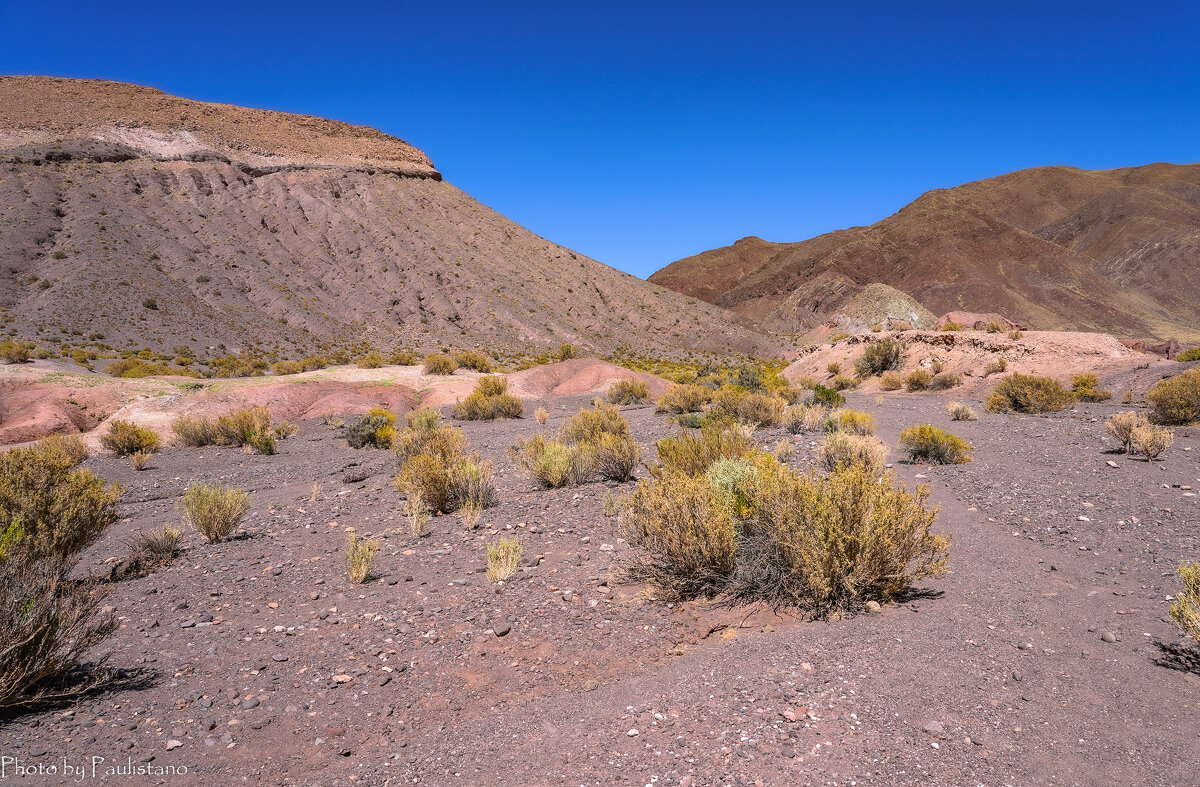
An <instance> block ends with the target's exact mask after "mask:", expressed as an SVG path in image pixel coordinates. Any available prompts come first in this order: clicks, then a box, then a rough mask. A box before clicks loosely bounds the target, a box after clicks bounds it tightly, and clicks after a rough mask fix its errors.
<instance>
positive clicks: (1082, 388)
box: [1071, 372, 1112, 402]
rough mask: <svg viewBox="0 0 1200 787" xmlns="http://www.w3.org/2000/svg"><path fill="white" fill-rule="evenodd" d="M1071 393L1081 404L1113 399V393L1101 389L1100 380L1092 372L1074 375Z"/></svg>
mask: <svg viewBox="0 0 1200 787" xmlns="http://www.w3.org/2000/svg"><path fill="white" fill-rule="evenodd" d="M1071 391H1072V393H1074V394H1075V398H1076V399H1078V400H1079V401H1081V402H1103V401H1105V400H1107V399H1111V398H1112V391H1105V390H1103V389H1102V388H1100V378H1099V377H1097V376H1096V375H1094V374H1092V373H1090V372H1086V373H1083V374H1077V375H1074V376H1073V377H1072V378H1071Z"/></svg>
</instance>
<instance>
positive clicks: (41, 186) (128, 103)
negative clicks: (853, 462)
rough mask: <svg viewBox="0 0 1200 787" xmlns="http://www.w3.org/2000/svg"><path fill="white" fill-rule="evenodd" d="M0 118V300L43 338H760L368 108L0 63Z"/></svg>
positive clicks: (115, 341)
mask: <svg viewBox="0 0 1200 787" xmlns="http://www.w3.org/2000/svg"><path fill="white" fill-rule="evenodd" d="M0 126H2V128H0V260H2V265H0V310H3V311H2V312H0V318H3V319H7V320H8V322H9V326H8V327H10V328H15V329H16V330H17V332H18V335H19V336H21V337H22V338H27V339H32V340H36V341H38V342H39V343H40V344H45V342H46V341H47V340H48V339H49V338H52V337H63V340H64V341H67V340H70V334H71V333H72V332H74V331H79V332H82V333H84V334H103V335H104V336H105V341H106V342H108V343H109V344H111V345H113V346H117V347H125V346H136V347H141V346H150V347H152V348H154V349H159V348H168V349H169V348H171V347H174V346H176V345H188V346H190V347H192V348H193V349H202V348H204V347H213V346H216V345H222V344H223V345H225V348H226V349H228V350H230V351H245V350H249V349H256V348H257V349H260V350H264V351H278V352H280V353H283V354H289V355H294V354H296V353H299V352H305V351H316V350H319V349H322V348H324V347H330V346H333V345H336V344H339V343H345V342H352V341H358V340H363V339H365V340H367V341H370V342H372V343H374V344H376V345H377V346H379V347H380V348H381V349H388V348H391V347H397V346H410V347H422V348H428V347H431V346H433V345H435V344H437V343H446V344H449V345H452V346H456V347H466V346H480V347H486V348H492V349H499V350H509V351H519V350H525V349H533V348H544V347H548V346H555V345H557V344H558V343H559V342H564V341H570V342H574V343H577V344H580V345H582V346H584V347H586V348H589V349H591V350H594V351H605V350H611V349H615V348H617V347H629V348H631V349H633V350H635V351H636V350H641V351H646V352H653V353H654V354H678V353H681V352H686V351H688V350H705V351H715V352H722V353H732V352H743V351H744V352H753V353H757V354H763V355H768V354H772V353H773V350H774V349H775V347H776V345H775V344H774V343H773V342H772V341H770V340H769V339H767V338H765V337H764V336H762V335H761V334H758V333H756V332H754V331H750V330H746V329H744V328H740V327H737V326H735V325H732V324H731V321H730V320H729V314H728V312H725V311H724V310H722V309H719V308H715V307H713V306H710V305H708V304H707V303H703V302H699V301H696V300H694V299H692V298H689V297H685V296H682V295H679V294H678V293H675V292H673V291H671V290H668V289H664V288H662V287H658V286H655V285H652V284H648V283H646V282H644V281H642V280H640V279H638V278H636V277H633V276H629V275H627V274H624V273H621V272H619V271H616V270H614V269H612V268H609V267H608V266H605V265H602V264H600V263H598V262H596V261H595V260H591V259H588V258H586V257H584V256H582V255H580V254H577V253H575V252H572V251H570V250H569V249H565V248H563V247H561V246H558V245H556V244H554V243H551V242H549V241H547V240H545V239H543V238H540V237H538V236H536V235H534V234H533V233H531V232H529V231H528V230H526V229H524V228H523V227H520V226H518V225H516V224H514V223H513V222H511V221H509V220H507V219H505V218H504V217H503V216H501V215H499V214H497V213H496V212H494V211H492V210H490V209H488V208H487V207H485V206H483V205H481V204H479V203H478V202H476V201H475V200H473V199H471V198H470V197H469V196H467V195H466V194H463V193H462V192H461V191H459V190H458V189H456V188H454V187H453V186H451V185H450V184H448V183H445V182H443V181H442V180H441V177H440V175H439V174H438V173H437V171H436V170H435V169H434V168H433V166H432V164H431V163H430V162H429V159H428V158H427V157H426V156H425V155H424V154H423V153H421V152H420V151H418V150H416V149H415V148H413V147H411V146H409V145H407V144H405V143H403V142H401V141H400V140H397V139H394V138H392V137H388V136H386V135H384V134H382V133H380V132H378V131H374V130H372V129H365V128H362V127H358V126H350V125H347V124H343V123H336V122H333V121H328V120H321V119H318V118H310V117H304V116H298V115H287V114H283V113H278V112H265V111H261V110H249V109H241V108H237V107H229V106H224V105H214V104H203V103H199V102H193V101H188V100H185V99H180V98H175V97H172V96H167V95H165V94H163V93H160V92H158V91H156V90H151V89H148V88H139V87H134V86H129V85H120V84H115V83H109V82H98V81H82V80H63V79H48V78H41V77H7V78H0Z"/></svg>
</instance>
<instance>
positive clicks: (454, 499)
mask: <svg viewBox="0 0 1200 787" xmlns="http://www.w3.org/2000/svg"><path fill="white" fill-rule="evenodd" d="M415 412H416V413H417V414H416V415H414V414H413V413H409V414H408V415H409V418H408V419H407V426H406V427H405V428H404V429H403V430H400V431H399V432H398V434H397V436H396V441H395V442H396V452H397V453H398V454H399V455H400V457H401V464H400V470H399V472H398V473H397V474H396V479H395V484H396V487H397V488H398V489H399V490H400V491H401V492H403V493H404V494H405V495H407V496H408V497H410V498H418V497H419V499H420V500H421V501H422V504H423V505H424V506H427V507H428V508H429V509H430V510H432V511H433V512H435V513H438V512H440V513H447V514H448V513H451V512H454V511H457V510H458V509H459V508H461V507H462V506H463V505H464V504H472V505H474V506H477V507H478V508H481V509H483V508H491V507H492V506H494V505H496V503H497V502H499V495H498V494H497V492H496V485H495V482H494V481H493V479H492V465H491V462H490V461H481V460H480V458H479V455H478V454H473V455H471V456H468V455H467V454H466V437H465V436H464V435H463V433H462V431H461V430H459V429H455V428H454V427H452V426H440V425H439V424H438V422H437V420H436V413H434V414H433V417H431V415H430V413H431V411H428V410H426V411H415Z"/></svg>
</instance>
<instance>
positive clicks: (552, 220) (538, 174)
mask: <svg viewBox="0 0 1200 787" xmlns="http://www.w3.org/2000/svg"><path fill="white" fill-rule="evenodd" d="M0 73H10V74H11V73H40V74H54V75H59V76H79V77H100V78H106V79H115V80H121V81H128V82H137V83H141V84H147V85H153V86H155V87H159V88H161V89H163V90H166V91H167V92H170V93H175V94H177V95H182V96H187V97H189V98H196V99H203V100H209V101H222V102H226V103H233V104H243V105H248V106H255V107H264V108H270V109H280V110H286V111H293V112H304V113H308V114H314V115H322V116H326V117H332V118H337V119H340V120H346V121H350V122H354V123H362V124H366V125H371V126H376V127H378V128H381V129H383V130H385V131H387V132H389V133H391V134H395V135H396V136H399V137H401V138H403V139H406V140H408V141H409V142H412V143H413V144H415V145H417V146H418V147H420V148H421V149H422V150H424V151H425V152H426V153H428V154H429V155H430V157H431V158H432V159H433V161H434V163H435V165H437V166H438V168H439V169H441V170H442V172H443V173H444V174H445V176H446V179H447V180H449V181H450V182H452V183H454V184H455V185H457V186H459V187H460V188H462V189H463V190H465V191H466V192H468V193H469V194H471V195H473V196H474V197H476V198H477V199H479V200H480V201H482V202H484V203H485V204H487V205H489V206H491V207H493V208H495V209H496V210H498V211H500V212H501V213H504V214H505V215H507V216H508V217H510V218H512V219H513V220H515V221H517V222H519V223H521V224H523V225H525V226H526V227H529V228H530V229H531V230H533V231H534V232H536V233H538V234H539V235H542V236H545V237H547V238H549V239H551V240H554V241H557V242H559V243H562V244H564V245H566V246H569V247H571V248H574V249H577V250H579V251H581V252H583V253H585V254H588V255H590V256H592V257H595V258H596V259H599V260H601V261H603V262H606V263H608V264H610V265H613V266H615V267H618V268H621V269H623V270H626V271H629V272H631V273H634V274H636V275H639V276H646V275H649V274H650V273H651V272H653V271H654V270H656V269H657V268H659V267H661V266H662V265H664V264H666V263H668V262H670V261H672V260H674V259H677V258H679V257H682V256H686V255H689V254H694V253H696V252H699V251H702V250H704V249H707V248H712V247H714V246H720V245H724V244H727V243H731V242H732V241H734V240H736V239H737V238H740V237H743V236H745V235H759V236H762V237H764V238H768V239H771V240H801V239H803V238H807V237H811V236H813V235H816V234H820V233H822V232H826V231H829V230H833V229H838V228H841V227H846V226H852V225H858V224H869V223H871V222H873V221H876V220H878V219H880V218H883V217H884V216H886V215H888V214H890V213H893V212H894V211H896V210H897V209H899V208H900V207H901V206H902V205H903V204H904V203H906V202H908V201H909V200H911V199H913V198H914V197H916V196H917V195H918V194H920V193H921V192H923V191H926V190H928V189H931V188H939V187H947V186H953V185H956V184H958V183H962V182H966V181H970V180H975V179H978V178H983V177H988V176H991V175H995V174H999V173H1002V172H1007V171H1011V170H1014V169H1022V168H1025V167H1033V166H1040V165H1045V164H1070V165H1074V166H1080V167H1085V168H1109V167H1119V166H1129V165H1135V164H1144V163H1148V162H1151V161H1172V162H1178V163H1182V162H1194V161H1200V152H1198V151H1197V144H1198V142H1200V4H1197V3H1196V2H1141V3H1136V4H1135V3H1114V2H1106V1H1105V0H1095V1H1094V2H1087V3H1084V2H1059V3H1054V2H1040V3H1033V2H1024V1H1023V0H1018V1H1016V2H1006V3H991V4H987V3H932V2H915V1H914V2H896V1H895V0H893V1H892V2H840V3H829V2H826V3H820V4H815V3H814V4H810V3H800V2H793V3H775V2H761V3H753V2H751V3H746V2H743V3H733V2H707V1H706V0H693V1H692V2H687V3H666V2H658V3H656V2H625V1H624V0H610V1H609V2H604V3H578V2H570V1H569V0H567V1H560V2H521V1H520V0H516V1H514V2H495V1H494V0H493V2H453V1H447V2H430V1H429V0H425V2H420V3H416V2H370V1H367V2H356V3H342V4H330V3H307V2H300V1H296V2H290V3H278V4H277V3H270V2H242V3H237V4H232V3H221V2H213V3H206V4H188V5H184V4H172V3H163V2H161V0H160V1H159V2H154V3H139V2H111V3H96V2H94V0H92V1H91V2H86V3H84V2H73V1H68V2H58V3H54V4H51V5H47V4H46V3H44V2H38V3H34V2H24V1H23V0H0Z"/></svg>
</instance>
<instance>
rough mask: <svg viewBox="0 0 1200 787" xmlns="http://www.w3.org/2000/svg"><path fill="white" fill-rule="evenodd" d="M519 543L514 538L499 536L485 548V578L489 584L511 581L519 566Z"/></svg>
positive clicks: (520, 550)
mask: <svg viewBox="0 0 1200 787" xmlns="http://www.w3.org/2000/svg"><path fill="white" fill-rule="evenodd" d="M522 551H523V550H522V549H521V542H520V541H518V540H517V537H516V536H511V537H510V536H500V540H499V541H497V542H496V543H495V544H488V546H487V578H488V581H489V582H503V581H505V580H507V579H511V578H512V577H513V575H514V574H516V573H517V569H518V568H519V567H520V565H521V552H522Z"/></svg>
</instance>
